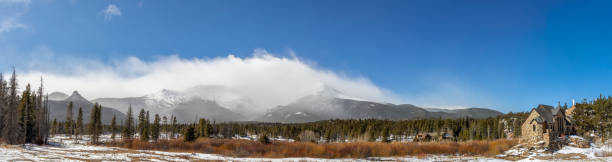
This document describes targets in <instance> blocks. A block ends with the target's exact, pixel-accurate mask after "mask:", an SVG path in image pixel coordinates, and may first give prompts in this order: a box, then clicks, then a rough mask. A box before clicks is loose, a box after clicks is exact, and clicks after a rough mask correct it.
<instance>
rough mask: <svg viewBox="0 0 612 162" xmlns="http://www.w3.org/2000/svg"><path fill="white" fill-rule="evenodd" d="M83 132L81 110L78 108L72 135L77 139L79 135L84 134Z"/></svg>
mask: <svg viewBox="0 0 612 162" xmlns="http://www.w3.org/2000/svg"><path fill="white" fill-rule="evenodd" d="M84 133H85V132H84V131H83V109H82V108H80V107H79V113H78V115H77V121H76V129H75V131H74V134H75V136H76V138H77V139H78V138H79V135H82V134H84Z"/></svg>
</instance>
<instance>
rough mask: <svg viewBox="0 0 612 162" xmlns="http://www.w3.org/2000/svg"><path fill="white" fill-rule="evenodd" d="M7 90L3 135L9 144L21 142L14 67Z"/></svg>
mask: <svg viewBox="0 0 612 162" xmlns="http://www.w3.org/2000/svg"><path fill="white" fill-rule="evenodd" d="M5 88H7V91H6V94H7V95H6V96H5V97H6V98H5V101H6V103H7V104H6V107H5V110H4V111H5V112H6V113H5V114H4V122H3V123H4V128H3V130H2V131H3V132H2V137H3V138H4V140H5V141H6V142H7V143H9V144H17V143H20V142H19V141H21V140H19V139H20V134H21V132H20V131H19V128H20V126H19V122H18V115H19V114H18V110H17V107H18V104H19V102H18V100H19V96H18V95H17V74H16V73H15V69H14V68H13V75H12V76H11V78H10V79H9V82H8V87H5Z"/></svg>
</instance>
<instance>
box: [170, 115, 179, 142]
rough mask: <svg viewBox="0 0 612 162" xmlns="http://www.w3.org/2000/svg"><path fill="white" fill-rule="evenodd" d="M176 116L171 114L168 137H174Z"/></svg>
mask: <svg viewBox="0 0 612 162" xmlns="http://www.w3.org/2000/svg"><path fill="white" fill-rule="evenodd" d="M176 123H177V122H176V116H172V125H171V126H170V138H172V139H174V138H175V135H174V134H175V133H176V130H177V128H176Z"/></svg>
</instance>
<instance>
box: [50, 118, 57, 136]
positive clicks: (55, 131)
mask: <svg viewBox="0 0 612 162" xmlns="http://www.w3.org/2000/svg"><path fill="white" fill-rule="evenodd" d="M57 129H58V127H57V120H56V119H53V123H52V124H51V135H55V134H57Z"/></svg>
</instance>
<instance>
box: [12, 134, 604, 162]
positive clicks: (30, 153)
mask: <svg viewBox="0 0 612 162" xmlns="http://www.w3.org/2000/svg"><path fill="white" fill-rule="evenodd" d="M101 140H102V141H108V140H110V136H109V135H104V136H102V137H101ZM88 141H89V138H87V137H84V138H82V139H80V140H77V141H75V140H74V139H70V138H68V137H66V136H55V137H53V138H51V139H50V145H46V146H39V145H31V144H27V145H25V146H23V145H1V146H0V161H208V160H219V161H507V159H504V157H506V156H511V155H524V154H527V153H528V152H529V151H528V150H527V149H513V150H509V151H507V152H506V153H505V154H504V155H499V156H498V157H497V158H490V157H460V156H459V157H458V156H427V157H380V158H376V157H374V158H367V159H319V158H282V159H271V158H233V157H224V156H220V155H214V154H203V153H190V152H182V153H181V152H163V151H151V150H131V149H124V148H117V147H104V146H92V145H88V144H87V143H88ZM609 150H612V147H610V146H596V145H593V147H591V148H585V149H581V148H575V147H569V146H568V147H565V148H563V149H562V150H560V151H557V152H555V153H545V152H543V151H541V152H537V151H536V152H534V153H531V152H529V155H528V156H526V157H525V158H523V159H518V160H519V161H532V160H536V161H538V160H541V161H547V160H542V158H540V157H548V156H550V157H554V156H558V155H571V156H575V157H566V158H565V159H562V160H580V161H582V160H585V159H584V158H587V159H590V160H595V161H612V158H609V157H600V156H601V155H599V154H600V153H601V152H605V151H609ZM579 154H581V155H579ZM544 159H546V158H544ZM549 160H551V159H549Z"/></svg>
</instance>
